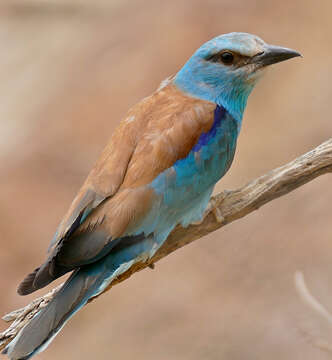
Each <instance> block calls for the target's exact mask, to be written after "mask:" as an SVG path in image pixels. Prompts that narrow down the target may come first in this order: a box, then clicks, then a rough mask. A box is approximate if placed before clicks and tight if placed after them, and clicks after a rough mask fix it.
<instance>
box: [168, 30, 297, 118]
mask: <svg viewBox="0 0 332 360" xmlns="http://www.w3.org/2000/svg"><path fill="white" fill-rule="evenodd" d="M295 56H301V55H300V54H299V53H298V52H296V51H294V50H291V49H287V48H284V47H280V46H274V45H269V44H266V43H265V42H264V41H263V40H262V39H260V38H259V37H257V36H255V35H251V34H247V33H230V34H225V35H220V36H218V37H216V38H214V39H212V40H210V41H208V42H206V43H205V44H203V45H202V46H201V47H200V48H199V49H198V50H197V51H196V52H195V53H194V54H193V55H192V57H191V58H190V59H189V60H188V62H187V63H186V64H185V65H184V66H183V68H182V69H181V70H180V71H179V72H178V73H177V75H176V76H175V79H174V82H175V84H176V85H177V86H178V87H179V88H180V89H181V90H183V91H184V92H186V93H188V94H190V95H192V96H194V97H198V98H200V99H203V100H208V101H211V102H215V103H217V104H219V105H222V106H223V107H224V108H226V110H228V111H229V112H230V113H231V114H232V116H233V117H234V118H235V119H236V120H238V121H241V119H242V114H243V111H244V108H245V106H246V103H247V98H248V96H249V94H250V92H251V90H252V89H253V87H254V86H255V84H256V82H257V81H258V79H259V78H260V77H261V75H262V73H263V72H264V69H265V68H266V67H267V66H269V65H272V64H275V63H278V62H281V61H284V60H288V59H291V58H293V57H295Z"/></svg>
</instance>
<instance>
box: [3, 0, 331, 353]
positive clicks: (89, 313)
mask: <svg viewBox="0 0 332 360" xmlns="http://www.w3.org/2000/svg"><path fill="white" fill-rule="evenodd" d="M331 12H332V2H331V1H330V0H325V1H324V0H316V1H309V0H308V1H305V0H294V1H288V2H286V1H266V0H253V1H245V0H205V1H202V0H176V1H173V0H170V1H162V0H144V1H143V0H131V1H125V0H107V1H106V0H104V1H103V0H98V1H96V0H95V1H88V0H76V1H75V0H44V1H41V0H40V1H33V0H25V1H24V0H22V1H13V0H7V1H6V0H2V1H1V5H0V44H1V54H0V119H1V120H0V184H1V186H0V199H1V201H0V214H1V216H0V238H1V244H0V274H1V275H0V294H1V296H0V313H1V315H2V314H4V313H6V312H8V311H10V310H13V309H15V308H17V307H21V306H23V305H25V304H27V302H28V301H30V300H32V299H33V298H34V297H36V296H40V295H42V294H43V293H45V292H46V291H45V289H44V290H42V291H40V292H38V293H35V294H33V295H31V296H29V297H19V296H18V295H17V294H16V287H17V284H18V283H19V282H20V281H21V280H22V278H23V277H24V276H25V275H26V273H28V272H30V271H31V270H32V269H34V268H35V267H36V266H37V265H39V264H40V263H41V262H42V261H43V260H44V258H45V252H46V249H47V247H48V243H49V241H50V239H51V237H52V236H53V233H54V231H55V229H56V227H57V225H58V223H59V222H60V220H61V218H62V216H63V215H64V213H65V211H66V210H67V208H68V206H69V205H70V203H71V201H72V199H73V197H74V196H75V194H76V191H77V190H78V189H79V187H80V185H81V184H82V182H83V181H84V179H85V177H86V176H87V174H88V172H89V170H90V169H91V167H92V166H93V164H94V162H95V160H96V159H97V157H98V155H99V153H100V152H101V150H102V149H103V147H104V146H105V144H106V142H107V140H108V138H109V137H110V135H111V133H112V131H113V129H114V127H115V126H116V124H117V123H118V122H119V120H120V119H121V117H122V116H124V114H125V113H126V111H127V110H128V109H129V107H130V106H132V105H133V104H135V103H136V102H137V101H139V100H140V99H141V98H143V97H144V96H147V95H149V94H150V93H151V92H153V91H154V90H155V89H156V88H157V87H158V85H159V83H160V81H161V80H163V79H164V78H166V77H167V76H169V75H171V74H174V73H175V72H177V71H178V70H179V68H180V67H181V66H182V65H183V64H184V62H185V61H186V59H187V58H188V57H189V56H190V55H191V54H192V53H193V51H194V50H195V49H196V48H197V47H199V46H200V45H201V44H202V43H203V42H205V41H206V40H208V39H210V38H212V37H214V36H216V35H219V34H221V33H226V32H230V31H245V32H251V33H254V34H257V35H259V36H260V37H262V38H263V39H264V40H265V41H267V42H269V43H273V44H277V45H282V46H287V47H290V48H294V49H296V50H298V51H300V52H301V53H302V54H303V55H304V58H303V59H299V58H297V59H294V60H292V61H289V62H286V63H283V64H280V65H278V66H275V67H273V68H271V69H270V71H269V72H268V74H267V75H266V76H265V78H264V79H263V80H262V81H261V82H260V83H259V85H258V86H257V88H256V89H255V90H254V92H253V94H252V95H251V97H250V99H249V103H248V107H247V110H246V113H245V118H244V124H243V128H242V133H241V135H240V139H239V143H238V149H237V153H236V157H235V161H234V163H233V166H232V168H231V170H230V172H229V173H228V175H227V176H226V177H225V178H224V179H223V180H222V181H221V182H220V183H219V185H218V188H217V190H222V189H235V188H237V187H239V186H241V185H244V184H245V183H246V182H247V181H249V180H250V179H252V178H255V177H257V176H259V175H262V174H263V173H265V172H267V171H269V170H271V169H273V168H274V167H277V166H280V165H282V164H284V163H286V162H288V161H290V160H292V159H294V158H295V157H297V156H299V155H300V154H302V153H304V152H306V151H308V150H310V149H311V148H313V147H315V146H317V145H318V144H320V143H321V142H323V141H324V140H327V139H328V138H329V137H331V133H332V119H331V106H330V103H331V98H332V85H331V66H332V22H331ZM331 199H332V187H331V176H323V177H320V178H318V179H317V180H315V181H313V182H311V183H309V184H307V185H305V186H303V187H301V188H300V189H298V190H296V191H294V192H292V193H291V194H289V195H287V196H284V197H282V198H281V199H278V200H276V201H273V202H271V203H269V204H267V205H266V206H264V207H263V208H261V209H260V210H259V211H257V212H255V213H253V214H251V215H249V216H247V217H245V218H244V219H241V220H240V221H237V222H234V223H232V224H230V225H229V226H227V227H225V228H223V229H221V230H220V231H217V232H215V233H213V234H211V235H210V236H207V237H205V238H203V239H201V240H199V241H196V242H195V243H193V244H191V245H189V246H186V247H185V248H183V249H181V250H179V251H176V253H174V254H172V255H171V256H168V257H167V258H165V259H163V260H162V261H161V262H159V263H158V264H157V265H156V269H155V270H154V271H151V270H145V271H142V272H140V273H138V274H136V275H135V276H133V277H132V278H130V279H129V280H128V281H125V282H124V283H122V284H120V285H118V286H116V287H114V288H113V289H112V291H111V292H109V293H107V295H105V296H102V297H100V298H99V299H98V300H96V301H94V302H93V303H92V304H90V305H89V306H87V307H86V308H85V309H84V310H83V311H81V312H80V313H79V314H78V315H77V316H75V317H74V318H73V319H72V320H71V321H70V322H69V323H68V325H67V326H66V327H65V328H64V330H63V331H62V332H61V334H60V335H59V336H58V337H57V338H56V340H55V341H54V342H53V343H52V345H51V346H50V347H49V349H48V350H47V351H46V352H44V353H42V354H41V355H39V359H47V360H53V359H54V360H55V359H61V358H63V359H72V360H75V359H91V358H93V359H121V360H126V359H133V358H135V359H145V360H152V359H153V360H154V359H158V360H164V359H165V360H166V359H167V360H168V359H175V360H177V359H181V360H182V359H191V360H198V359H208V360H220V359H230V360H240V359H241V360H243V359H246V360H250V359H255V360H259V359H262V360H263V359H270V360H274V359H292V360H294V359H301V360H307V359H310V360H312V359H318V360H324V359H330V358H331V356H332V353H331V352H329V351H328V350H327V349H326V347H324V346H322V342H324V341H325V340H326V341H329V340H331V344H332V330H331V328H329V327H328V326H327V325H326V324H325V322H324V320H322V319H320V318H319V317H317V316H316V314H315V313H313V312H312V310H311V309H310V308H308V307H307V306H306V305H305V304H304V303H303V302H302V301H301V300H300V298H299V296H298V294H297V292H296V290H295V287H294V272H295V271H296V270H301V271H303V272H304V275H305V278H306V281H307V284H308V286H309V287H310V289H311V291H312V292H313V293H314V294H315V296H316V297H317V298H318V299H319V300H320V301H321V302H322V303H323V304H324V305H325V306H326V307H327V309H329V310H330V311H332V281H331V278H332V261H331V259H332V238H331V236H332V219H331V216H332V214H331V210H332V205H331ZM5 327H6V324H5V323H4V322H1V323H0V330H3V329H5Z"/></svg>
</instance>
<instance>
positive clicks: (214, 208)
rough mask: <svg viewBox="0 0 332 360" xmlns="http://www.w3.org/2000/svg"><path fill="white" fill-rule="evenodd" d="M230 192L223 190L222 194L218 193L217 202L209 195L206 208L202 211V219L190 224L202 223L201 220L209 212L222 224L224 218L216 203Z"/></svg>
mask: <svg viewBox="0 0 332 360" xmlns="http://www.w3.org/2000/svg"><path fill="white" fill-rule="evenodd" d="M230 192H231V191H229V190H224V191H223V193H222V196H220V195H219V198H218V202H217V200H216V198H214V197H211V199H210V201H209V204H208V206H207V208H206V210H205V211H204V214H203V216H202V219H201V220H199V221H195V222H193V223H192V225H201V224H202V223H203V221H204V220H205V218H206V217H207V216H208V215H209V214H210V212H212V213H213V215H214V217H215V219H216V220H217V222H218V223H219V224H222V223H223V222H224V221H225V218H224V217H223V215H222V213H221V211H220V209H219V207H218V204H220V203H221V202H222V201H223V200H224V199H225V198H226V196H227V195H228V194H229V193H230Z"/></svg>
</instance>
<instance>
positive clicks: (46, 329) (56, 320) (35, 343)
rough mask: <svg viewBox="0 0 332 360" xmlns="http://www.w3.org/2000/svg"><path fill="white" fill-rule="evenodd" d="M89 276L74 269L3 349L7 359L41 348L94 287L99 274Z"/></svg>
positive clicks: (14, 359)
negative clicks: (60, 287) (60, 286)
mask: <svg viewBox="0 0 332 360" xmlns="http://www.w3.org/2000/svg"><path fill="white" fill-rule="evenodd" d="M96 275H97V276H91V274H87V273H86V272H84V271H81V270H78V271H76V272H75V273H73V274H72V275H71V277H70V278H69V279H68V280H67V282H66V283H65V284H64V286H63V287H62V289H61V290H60V291H59V292H58V293H57V295H56V296H55V297H54V298H53V299H52V300H51V302H50V303H49V304H48V305H47V306H46V307H45V308H43V309H41V310H40V311H39V312H38V313H37V315H35V317H34V318H33V319H32V320H31V321H30V322H29V323H28V324H27V325H26V326H25V327H24V328H23V329H22V330H21V331H20V332H19V334H18V335H17V336H16V337H15V339H14V340H13V341H12V342H11V343H9V344H8V345H7V347H6V348H5V350H4V352H3V353H5V354H7V355H8V356H9V358H10V359H11V360H25V359H29V358H31V357H32V356H33V355H35V354H37V353H39V352H41V351H43V350H44V349H45V348H46V347H47V346H48V344H49V343H50V342H51V341H52V340H53V338H54V337H55V336H56V335H57V333H58V332H59V331H60V330H61V329H62V327H63V326H64V325H65V323H66V322H67V321H68V320H69V318H70V317H71V316H73V315H74V314H75V313H76V312H77V311H78V310H79V309H80V308H81V307H82V306H84V305H85V304H86V303H87V301H88V300H89V298H90V297H91V296H93V294H94V293H95V292H96V290H97V291H98V287H99V286H98V284H99V282H100V281H98V280H100V279H103V274H100V273H99V274H96Z"/></svg>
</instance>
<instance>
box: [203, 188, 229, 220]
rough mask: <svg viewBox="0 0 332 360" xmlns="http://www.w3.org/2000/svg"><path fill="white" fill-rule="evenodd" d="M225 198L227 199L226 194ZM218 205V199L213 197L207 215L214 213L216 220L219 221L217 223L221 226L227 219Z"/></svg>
mask: <svg viewBox="0 0 332 360" xmlns="http://www.w3.org/2000/svg"><path fill="white" fill-rule="evenodd" d="M225 197H226V194H225V195H224V197H223V199H224V198H225ZM223 199H222V200H223ZM218 203H220V200H219V201H218ZM218 203H217V201H216V199H215V198H214V197H212V198H211V199H210V202H209V205H208V207H207V209H206V215H207V214H208V213H210V212H212V214H213V215H214V218H215V219H216V220H217V223H219V224H221V223H223V222H224V220H225V218H224V217H223V215H222V213H221V211H220V209H219V207H218ZM206 215H205V216H206Z"/></svg>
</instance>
